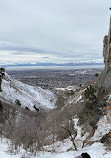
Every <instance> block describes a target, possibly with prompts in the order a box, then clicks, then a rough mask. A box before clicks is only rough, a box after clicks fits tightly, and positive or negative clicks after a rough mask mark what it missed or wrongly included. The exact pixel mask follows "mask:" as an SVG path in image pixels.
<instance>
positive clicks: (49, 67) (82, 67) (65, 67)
mask: <svg viewBox="0 0 111 158" xmlns="http://www.w3.org/2000/svg"><path fill="white" fill-rule="evenodd" d="M88 68H96V69H97V68H104V65H85V66H21V67H18V66H15V67H7V68H5V69H6V70H36V69H37V70H41V69H42V70H45V69H47V70H48V69H51V70H73V69H88Z"/></svg>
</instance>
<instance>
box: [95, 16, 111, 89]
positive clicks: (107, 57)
mask: <svg viewBox="0 0 111 158" xmlns="http://www.w3.org/2000/svg"><path fill="white" fill-rule="evenodd" d="M103 57H104V64H105V68H104V71H103V72H102V74H101V75H100V76H99V78H98V81H97V86H99V87H100V86H103V87H105V88H106V89H108V90H111V18H110V27H109V33H108V36H107V35H105V37H104V40H103Z"/></svg>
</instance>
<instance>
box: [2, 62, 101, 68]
mask: <svg viewBox="0 0 111 158" xmlns="http://www.w3.org/2000/svg"><path fill="white" fill-rule="evenodd" d="M85 65H104V63H97V62H80V63H42V62H40V63H35V64H32V63H26V64H7V65H1V66H3V67H15V66H17V67H22V66H85Z"/></svg>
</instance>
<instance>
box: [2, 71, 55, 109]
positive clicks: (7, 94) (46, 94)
mask: <svg viewBox="0 0 111 158" xmlns="http://www.w3.org/2000/svg"><path fill="white" fill-rule="evenodd" d="M0 98H2V99H4V100H5V101H7V102H9V103H13V104H16V100H19V102H20V103H21V106H22V107H23V108H25V107H28V108H29V109H30V110H34V105H35V106H36V107H37V108H39V109H53V108H55V101H56V98H55V95H54V94H53V93H52V92H51V91H49V90H43V89H42V88H40V87H33V86H30V85H26V84H24V83H22V82H20V81H17V80H15V79H13V78H12V77H11V76H9V75H8V74H7V73H6V74H5V77H4V79H3V81H2V92H0Z"/></svg>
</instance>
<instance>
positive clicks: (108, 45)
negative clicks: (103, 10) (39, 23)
mask: <svg viewBox="0 0 111 158" xmlns="http://www.w3.org/2000/svg"><path fill="white" fill-rule="evenodd" d="M103 57H104V63H105V69H106V71H111V18H110V28H109V33H108V36H105V37H104V40H103Z"/></svg>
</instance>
